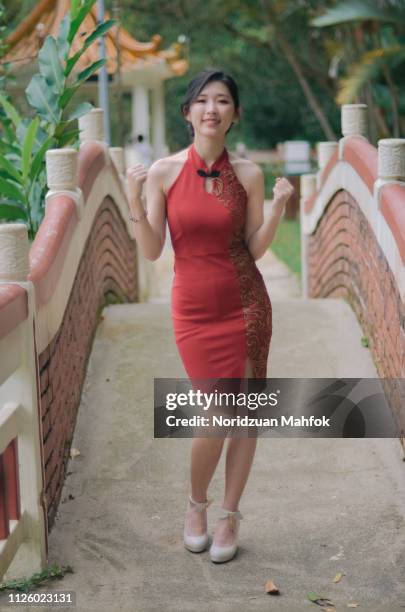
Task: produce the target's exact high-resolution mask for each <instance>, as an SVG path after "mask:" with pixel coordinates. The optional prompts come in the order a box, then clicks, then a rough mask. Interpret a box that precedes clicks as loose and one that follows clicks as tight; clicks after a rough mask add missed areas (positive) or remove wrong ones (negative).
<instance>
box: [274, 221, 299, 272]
mask: <svg viewBox="0 0 405 612" xmlns="http://www.w3.org/2000/svg"><path fill="white" fill-rule="evenodd" d="M270 248H271V250H272V251H273V252H274V253H275V255H277V257H278V258H279V259H281V260H282V261H284V263H285V264H287V266H288V267H289V268H290V270H292V271H293V272H294V273H295V274H297V275H298V276H299V277H301V235H300V222H299V220H298V219H282V220H281V221H280V223H279V225H278V227H277V230H276V235H275V237H274V239H273V241H272V243H271V246H270Z"/></svg>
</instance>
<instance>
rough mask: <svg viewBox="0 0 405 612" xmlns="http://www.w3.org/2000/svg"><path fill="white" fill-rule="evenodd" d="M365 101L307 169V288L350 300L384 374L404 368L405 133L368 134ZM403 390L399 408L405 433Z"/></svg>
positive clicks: (348, 108)
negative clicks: (374, 137)
mask: <svg viewBox="0 0 405 612" xmlns="http://www.w3.org/2000/svg"><path fill="white" fill-rule="evenodd" d="M366 111H367V107H366V105H365V104H349V105H344V106H343V107H342V134H343V136H342V138H341V139H340V140H339V141H338V142H321V143H319V144H318V165H319V169H318V171H317V172H316V173H313V174H307V175H303V176H302V177H301V203H300V219H301V250H302V251H301V255H302V286H303V296H304V297H309V298H324V297H328V298H344V299H346V300H348V302H349V303H350V305H351V306H352V308H353V310H354V311H355V313H356V315H357V318H358V320H359V322H360V324H361V326H362V328H363V331H364V336H365V340H364V343H365V344H366V345H367V346H368V347H369V348H370V350H371V353H372V356H373V359H374V362H375V365H376V368H377V372H378V374H379V376H380V377H381V378H392V379H395V378H403V377H404V376H405V139H400V138H392V139H390V138H388V139H386V138H385V139H382V140H380V141H379V142H378V148H376V147H374V146H373V145H372V144H370V143H369V142H368V140H367V125H366ZM403 405H404V402H403V398H402V399H401V398H399V397H398V398H396V399H395V401H394V404H393V410H394V413H395V416H396V419H397V422H398V425H399V430H400V432H401V434H400V435H401V440H403V436H404V435H405V414H404V412H405V410H404V407H403Z"/></svg>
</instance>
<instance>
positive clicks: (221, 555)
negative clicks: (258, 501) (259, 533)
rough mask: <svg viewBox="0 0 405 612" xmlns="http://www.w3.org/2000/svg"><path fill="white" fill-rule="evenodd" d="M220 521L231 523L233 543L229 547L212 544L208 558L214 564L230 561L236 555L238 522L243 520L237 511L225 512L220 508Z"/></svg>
mask: <svg viewBox="0 0 405 612" xmlns="http://www.w3.org/2000/svg"><path fill="white" fill-rule="evenodd" d="M221 519H231V521H232V522H233V530H234V533H235V541H234V543H233V544H231V545H230V546H217V545H216V544H214V543H213V544H212V545H211V548H210V558H211V561H213V562H214V563H224V562H225V561H230V560H231V559H233V557H234V556H235V554H236V551H237V550H238V545H237V537H238V531H239V521H240V520H241V519H243V516H242V513H241V512H239V510H235V511H233V512H232V511H231V510H225V508H221V513H220V516H219V520H221Z"/></svg>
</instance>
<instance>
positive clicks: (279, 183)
mask: <svg viewBox="0 0 405 612" xmlns="http://www.w3.org/2000/svg"><path fill="white" fill-rule="evenodd" d="M293 193H294V187H293V185H291V183H290V181H288V180H287V179H286V178H285V177H279V176H278V177H277V178H276V184H275V185H274V188H273V194H274V200H275V202H282V203H284V204H286V202H287V201H288V200H289V199H290V197H291V196H292V194H293Z"/></svg>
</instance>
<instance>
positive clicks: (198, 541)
mask: <svg viewBox="0 0 405 612" xmlns="http://www.w3.org/2000/svg"><path fill="white" fill-rule="evenodd" d="M212 502H213V499H207V501H205V502H196V501H194V500H193V498H192V497H191V496H190V497H189V503H190V506H192V507H193V508H194V509H195V510H197V512H204V511H205V510H206V509H207V508H208V506H209V505H210V504H212ZM183 539H184V546H185V547H186V548H187V550H190V551H191V552H202V551H203V550H205V549H206V548H207V546H208V542H209V538H208V533H207V532H205V533H203V534H202V535H198V536H190V535H188V533H187V531H186V528H185V527H184V533H183Z"/></svg>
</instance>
